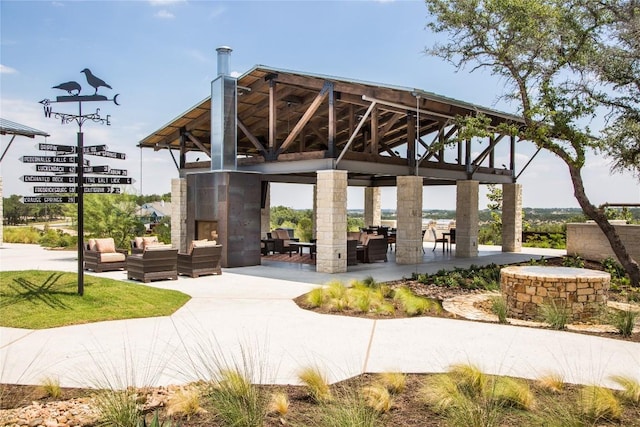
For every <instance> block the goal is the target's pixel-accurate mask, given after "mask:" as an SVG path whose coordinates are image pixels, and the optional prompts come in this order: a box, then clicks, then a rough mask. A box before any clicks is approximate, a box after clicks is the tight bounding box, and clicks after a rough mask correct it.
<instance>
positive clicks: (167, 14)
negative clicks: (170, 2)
mask: <svg viewBox="0 0 640 427" xmlns="http://www.w3.org/2000/svg"><path fill="white" fill-rule="evenodd" d="M155 17H156V18H160V19H173V18H175V15H174V14H173V13H171V12H169V11H168V10H165V9H162V10H159V11H158V12H157V13H156V14H155Z"/></svg>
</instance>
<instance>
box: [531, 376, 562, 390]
mask: <svg viewBox="0 0 640 427" xmlns="http://www.w3.org/2000/svg"><path fill="white" fill-rule="evenodd" d="M536 383H537V384H538V387H540V388H542V389H543V390H547V391H550V392H552V393H560V392H561V391H562V390H564V378H563V377H562V375H560V374H558V373H548V374H545V375H543V376H541V377H540V378H538V379H537V380H536Z"/></svg>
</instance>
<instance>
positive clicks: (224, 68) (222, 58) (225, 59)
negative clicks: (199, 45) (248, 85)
mask: <svg viewBox="0 0 640 427" xmlns="http://www.w3.org/2000/svg"><path fill="white" fill-rule="evenodd" d="M232 51H233V49H231V48H230V47H229V46H220V47H219V48H217V49H216V52H218V76H228V75H229V57H230V56H231V52H232Z"/></svg>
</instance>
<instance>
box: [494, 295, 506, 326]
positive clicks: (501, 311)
mask: <svg viewBox="0 0 640 427" xmlns="http://www.w3.org/2000/svg"><path fill="white" fill-rule="evenodd" d="M491 311H492V312H493V314H495V315H496V316H498V322H499V323H509V322H508V321H507V311H508V309H507V300H506V298H505V297H504V296H496V297H493V298H491Z"/></svg>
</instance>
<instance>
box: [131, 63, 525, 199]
mask: <svg viewBox="0 0 640 427" xmlns="http://www.w3.org/2000/svg"><path fill="white" fill-rule="evenodd" d="M479 113H481V114H483V115H485V116H487V117H489V118H490V119H491V124H492V125H493V126H496V127H497V126H498V125H499V124H500V123H504V122H508V123H515V124H517V125H521V124H522V120H521V119H520V118H519V117H518V116H514V115H510V114H507V113H502V112H499V111H496V110H493V109H489V108H485V107H481V106H477V105H473V104H470V103H466V102H463V101H458V100H454V99H450V98H447V97H443V96H440V95H436V94H434V93H431V92H426V91H423V90H418V89H412V88H402V87H395V86H389V85H380V84H374V83H369V82H361V81H356V80H349V79H344V78H338V77H331V76H323V75H317V74H310V73H302V72H296V71H289V70H282V69H277V68H272V67H267V66H262V65H257V66H255V67H254V68H252V69H251V70H250V71H248V72H246V73H245V74H243V75H242V76H240V77H239V78H238V96H237V128H238V131H237V156H238V160H237V165H238V166H237V169H238V171H252V172H259V173H262V174H263V180H267V181H269V182H287V183H314V182H315V180H316V172H317V171H319V170H324V169H337V170H346V171H348V176H349V185H356V186H369V187H378V186H395V185H396V177H398V176H409V175H414V176H415V175H417V176H421V177H422V178H423V183H424V185H443V184H445V185H452V184H455V182H457V181H461V180H476V181H478V182H480V183H482V184H489V183H493V184H505V183H514V182H515V181H516V178H517V177H516V174H515V153H516V137H513V136H508V135H502V134H500V133H498V132H497V131H496V132H495V133H494V134H492V135H490V136H489V137H487V138H486V139H488V143H487V142H486V140H484V141H480V140H477V139H474V140H465V141H459V140H458V139H459V138H458V130H459V129H458V127H457V126H456V124H455V120H454V119H455V117H456V116H468V115H477V114H479ZM210 139H211V98H207V99H205V100H204V101H202V102H200V103H199V104H197V105H196V106H194V107H193V108H191V109H189V110H188V111H186V112H185V113H184V114H182V115H180V116H179V117H177V118H176V119H174V120H172V121H171V122H170V123H168V124H167V125H165V126H163V127H162V128H160V129H158V130H157V131H155V132H153V133H152V134H150V135H149V136H147V137H146V138H144V139H143V140H142V141H140V143H139V146H140V147H142V148H153V149H154V150H161V149H168V150H170V152H171V155H172V156H173V159H174V162H175V164H176V167H177V168H178V169H179V170H180V172H181V174H182V173H186V172H190V171H195V170H208V169H209V165H210V162H208V161H199V162H187V156H186V154H187V153H189V152H198V153H204V154H206V155H207V156H209V157H210V156H211V143H210ZM474 144H478V145H474ZM479 144H482V145H479ZM498 144H507V145H508V150H507V152H508V153H509V162H508V164H501V165H499V167H496V165H495V161H494V153H495V149H496V147H497V146H498ZM445 145H446V146H448V147H451V146H453V147H455V148H454V149H453V150H452V149H450V148H449V149H445ZM172 150H175V151H177V152H178V153H179V156H178V159H176V157H175V155H174V152H173V151H172ZM474 153H475V154H474ZM449 157H451V158H449ZM525 167H526V166H525Z"/></svg>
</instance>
